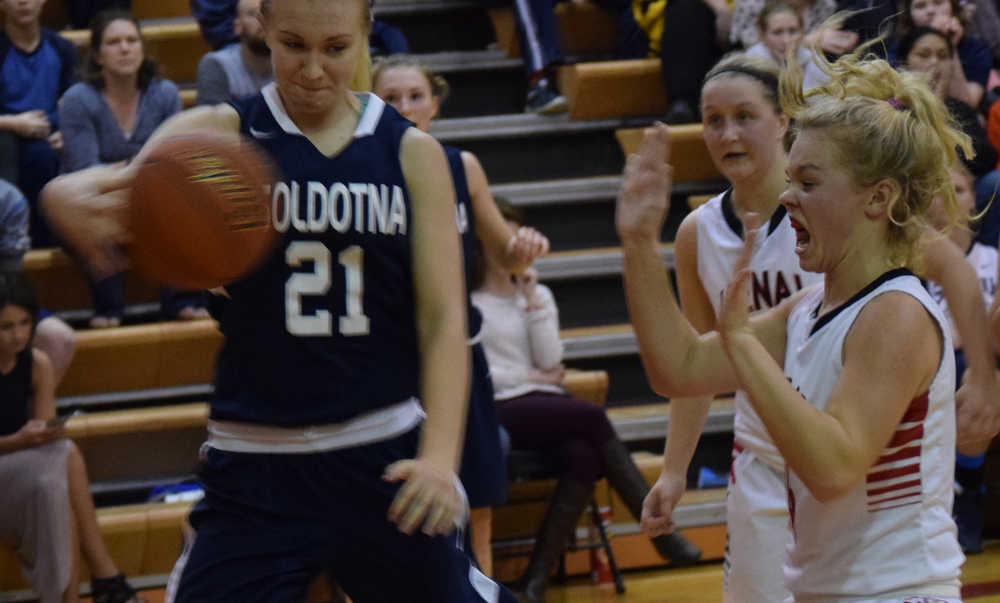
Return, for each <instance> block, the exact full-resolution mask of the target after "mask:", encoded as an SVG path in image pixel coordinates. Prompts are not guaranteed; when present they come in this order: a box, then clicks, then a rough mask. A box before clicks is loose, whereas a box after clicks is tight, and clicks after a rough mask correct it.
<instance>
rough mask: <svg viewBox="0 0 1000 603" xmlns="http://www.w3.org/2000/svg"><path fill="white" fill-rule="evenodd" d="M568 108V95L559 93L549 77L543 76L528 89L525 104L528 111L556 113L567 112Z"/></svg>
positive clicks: (542, 113)
mask: <svg viewBox="0 0 1000 603" xmlns="http://www.w3.org/2000/svg"><path fill="white" fill-rule="evenodd" d="M568 109H569V102H568V101H567V100H566V97H565V96H563V95H561V94H559V92H558V91H557V90H556V89H555V88H553V87H552V85H551V84H549V80H548V78H544V77H543V78H542V79H540V80H538V81H537V82H536V83H535V85H534V86H532V87H531V88H530V89H529V90H528V97H527V100H526V101H525V106H524V111H525V112H526V113H538V114H540V115H553V114H555V113H565V112H566V111H567V110H568Z"/></svg>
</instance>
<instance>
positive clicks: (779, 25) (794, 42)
mask: <svg viewBox="0 0 1000 603" xmlns="http://www.w3.org/2000/svg"><path fill="white" fill-rule="evenodd" d="M761 41H762V42H764V46H767V48H768V50H770V51H771V54H773V55H774V56H776V57H779V58H781V59H784V58H785V55H786V54H787V53H788V50H789V49H791V48H796V47H797V46H798V45H799V43H800V42H801V41H802V22H801V21H799V16H798V15H796V14H795V13H793V12H791V11H782V12H779V13H774V14H773V15H771V16H770V17H768V19H767V28H765V29H764V31H762V32H761Z"/></svg>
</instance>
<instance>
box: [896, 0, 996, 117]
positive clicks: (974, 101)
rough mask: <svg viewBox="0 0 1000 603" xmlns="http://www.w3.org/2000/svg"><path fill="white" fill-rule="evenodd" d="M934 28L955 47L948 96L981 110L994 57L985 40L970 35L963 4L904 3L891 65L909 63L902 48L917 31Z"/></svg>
mask: <svg viewBox="0 0 1000 603" xmlns="http://www.w3.org/2000/svg"><path fill="white" fill-rule="evenodd" d="M920 26H924V27H933V28H934V29H937V30H939V31H941V32H942V33H944V34H945V36H946V37H947V39H948V42H949V45H950V46H951V55H950V57H951V59H950V60H951V61H952V62H953V63H955V68H953V69H951V75H950V79H949V80H948V82H947V83H948V87H947V91H948V96H949V97H951V98H955V99H958V100H960V101H964V102H965V104H967V105H969V106H970V107H972V108H973V109H977V110H978V108H979V104H980V102H981V101H982V99H983V94H984V92H985V91H986V86H987V82H988V80H989V77H990V69H991V68H992V67H993V56H992V54H991V53H990V49H989V47H988V46H987V45H986V43H985V42H983V41H982V40H980V39H978V38H975V37H972V36H971V35H967V34H966V31H965V23H964V22H963V20H962V9H961V6H960V5H959V0H903V5H902V6H901V7H900V13H899V20H898V23H897V26H896V32H895V35H896V38H895V40H893V41H892V42H890V43H889V45H888V54H889V61H890V62H891V63H893V64H894V65H896V64H899V63H901V62H903V61H905V60H906V57H905V56H904V53H903V52H902V49H901V48H900V44H901V41H902V39H903V38H904V37H905V36H906V35H907V34H909V33H910V31H911V30H912V29H913V28H915V27H920Z"/></svg>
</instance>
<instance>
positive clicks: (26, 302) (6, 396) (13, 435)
mask: <svg viewBox="0 0 1000 603" xmlns="http://www.w3.org/2000/svg"><path fill="white" fill-rule="evenodd" d="M37 318H38V305H37V303H36V301H35V296H34V292H33V291H32V290H31V286H30V285H29V283H28V279H27V278H26V277H25V276H24V274H23V273H21V272H0V483H2V484H3V485H4V506H3V512H2V513H0V540H3V541H5V542H7V543H8V544H9V545H11V546H13V547H15V548H16V551H17V554H18V557H19V558H20V560H21V563H22V567H23V569H24V573H25V575H26V577H27V578H28V580H29V581H30V582H31V583H32V584H33V585H34V587H35V589H36V590H37V591H38V594H39V597H40V599H41V601H42V603H56V602H58V601H65V602H72V601H76V600H77V597H78V594H79V578H80V577H79V572H78V568H76V567H75V565H76V559H77V553H76V551H75V550H74V544H75V540H76V539H78V540H79V544H80V549H81V551H82V552H83V557H84V559H85V560H86V562H87V566H88V567H89V568H90V574H91V583H90V584H91V591H92V596H93V600H94V601H95V602H97V603H125V602H135V601H138V597H136V593H135V590H134V589H133V588H132V587H131V586H130V585H129V584H128V582H127V581H126V580H125V576H124V575H123V574H122V573H121V572H120V571H119V570H118V568H117V566H116V565H115V562H114V560H113V559H112V558H111V556H110V555H109V554H108V551H107V548H106V546H105V544H104V540H103V537H102V536H101V532H100V527H99V526H98V524H97V516H96V513H95V512H94V503H93V500H92V499H91V497H90V489H89V488H90V486H89V484H88V479H87V469H86V466H85V465H84V461H83V456H82V455H81V454H80V451H79V450H78V449H77V448H76V446H75V445H74V444H73V442H72V441H70V440H68V439H66V438H65V432H64V430H63V428H62V426H61V424H58V423H55V422H53V421H52V419H53V418H54V417H55V416H56V407H55V395H54V394H55V379H54V376H53V372H52V364H51V362H50V361H49V359H48V356H46V355H45V353H44V352H42V351H40V350H38V349H37V348H32V347H31V345H30V343H31V338H32V334H33V331H34V327H35V321H36V320H37Z"/></svg>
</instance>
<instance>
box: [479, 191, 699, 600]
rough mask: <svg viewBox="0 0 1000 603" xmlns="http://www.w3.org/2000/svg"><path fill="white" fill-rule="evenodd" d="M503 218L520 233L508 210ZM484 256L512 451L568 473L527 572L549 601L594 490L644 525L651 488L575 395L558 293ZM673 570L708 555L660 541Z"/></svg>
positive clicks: (487, 337)
mask: <svg viewBox="0 0 1000 603" xmlns="http://www.w3.org/2000/svg"><path fill="white" fill-rule="evenodd" d="M500 208H501V213H503V214H504V216H505V217H506V218H507V219H508V220H509V221H510V222H512V224H511V226H512V228H513V229H515V230H516V229H517V228H518V227H519V226H520V218H519V216H518V215H517V213H516V211H515V210H514V209H513V208H512V207H511V206H509V205H506V204H503V203H501V204H500ZM483 255H484V263H485V267H484V272H483V283H482V286H481V287H479V288H478V289H477V290H476V291H475V292H474V293H473V294H472V301H473V303H474V304H475V305H476V306H477V307H478V308H479V310H480V311H481V312H482V315H483V329H482V343H483V347H484V349H485V351H486V357H487V360H488V361H489V365H490V376H491V378H492V380H493V389H494V392H495V397H496V401H497V416H498V418H499V419H500V424H501V425H503V427H504V428H505V429H506V430H507V431H508V433H509V434H510V441H511V447H512V448H513V449H528V450H538V451H543V452H544V453H546V454H547V455H551V458H552V460H553V461H554V463H555V464H556V465H557V466H558V467H559V469H560V477H559V480H558V484H557V486H556V490H555V492H554V493H553V495H552V500H551V501H550V503H549V508H548V511H547V512H546V515H545V519H544V520H543V522H542V525H541V527H540V528H539V530H538V533H537V534H536V537H535V546H534V550H533V551H532V554H531V560H530V561H529V564H528V567H527V569H526V570H525V572H524V574H523V575H522V577H521V579H520V580H519V581H518V583H517V586H516V590H517V591H519V592H520V593H521V595H522V596H523V597H524V600H527V601H542V600H544V592H545V588H546V585H547V582H548V576H549V572H550V570H551V568H552V564H553V562H554V561H555V560H556V559H557V558H558V557H559V556H560V555H561V554H562V552H563V550H564V549H565V547H566V545H567V543H568V542H569V539H570V537H571V536H572V534H573V531H574V530H575V528H576V523H577V520H578V519H579V517H580V514H581V512H582V511H583V510H584V509H585V508H586V506H587V505H588V503H589V501H590V499H591V497H592V496H593V490H594V483H595V482H596V481H597V480H598V479H599V478H601V477H602V476H603V477H606V478H607V480H608V483H609V484H610V485H611V487H612V488H614V489H615V491H617V492H618V494H619V495H620V496H621V498H622V500H623V501H625V504H626V505H627V506H628V509H629V510H630V511H631V512H632V514H633V515H634V516H635V518H636V520H638V519H639V518H640V516H641V514H642V502H643V499H644V498H645V496H646V494H647V492H648V491H649V486H648V485H647V484H646V480H645V479H644V478H643V476H642V474H641V473H640V472H639V470H638V468H636V466H635V463H634V462H633V461H632V457H631V455H630V454H629V451H628V449H627V448H626V447H625V445H624V444H623V443H622V441H621V440H619V439H618V436H617V435H616V434H615V430H614V428H613V427H612V426H611V423H610V422H609V421H608V417H607V415H606V414H605V412H604V409H603V408H601V407H598V406H595V405H593V404H591V403H589V402H584V401H582V400H577V399H575V398H573V397H571V396H569V395H568V394H567V393H566V391H565V390H564V389H562V387H560V385H559V384H560V383H561V382H562V378H563V366H562V364H561V361H562V341H561V339H560V337H559V313H558V310H557V308H556V305H555V300H554V299H553V297H552V293H551V291H549V289H548V288H547V287H545V286H544V285H540V284H538V282H537V274H536V273H535V271H534V270H533V269H528V270H527V271H525V272H524V273H522V274H517V275H512V274H511V273H510V272H509V271H508V270H506V269H504V268H503V266H502V264H501V262H500V261H499V259H498V258H496V257H494V256H495V254H492V253H489V252H488V251H487V252H486V253H484V254H483ZM653 545H654V546H655V547H656V550H657V551H658V552H659V553H660V554H661V555H662V556H663V557H665V558H667V559H670V560H671V561H672V562H673V563H674V564H675V565H685V564H690V563H694V562H695V561H697V560H698V559H699V558H700V556H701V552H700V551H699V550H698V548H697V547H695V546H694V545H693V544H691V543H690V542H688V541H687V540H685V539H684V537H682V536H681V535H680V534H677V533H674V534H669V535H664V536H658V537H656V538H654V539H653Z"/></svg>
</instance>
